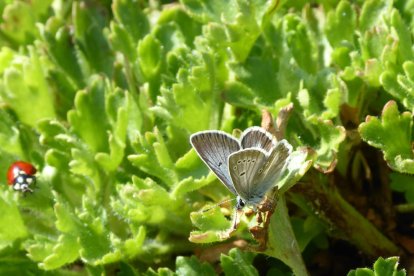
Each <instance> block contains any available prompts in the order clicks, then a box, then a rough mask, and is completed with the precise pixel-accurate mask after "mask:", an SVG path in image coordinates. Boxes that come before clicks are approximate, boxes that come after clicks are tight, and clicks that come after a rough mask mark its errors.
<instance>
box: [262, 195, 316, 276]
mask: <svg viewBox="0 0 414 276" xmlns="http://www.w3.org/2000/svg"><path fill="white" fill-rule="evenodd" d="M264 253H265V254H267V255H269V256H272V257H275V258H277V259H279V260H281V261H282V262H284V263H285V264H287V265H288V266H289V267H290V268H291V269H292V271H293V273H294V275H296V276H306V275H309V273H308V271H307V270H306V266H305V263H304V262H303V259H302V254H301V252H300V248H299V245H298V243H297V241H296V237H295V234H294V233H293V229H292V225H291V223H290V219H289V214H288V210H287V207H286V201H285V197H284V195H280V196H279V199H278V202H277V206H276V209H275V212H274V214H273V215H272V217H271V218H270V225H269V236H268V243H267V249H266V251H265V252H264Z"/></svg>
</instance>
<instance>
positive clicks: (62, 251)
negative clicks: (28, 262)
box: [39, 235, 80, 270]
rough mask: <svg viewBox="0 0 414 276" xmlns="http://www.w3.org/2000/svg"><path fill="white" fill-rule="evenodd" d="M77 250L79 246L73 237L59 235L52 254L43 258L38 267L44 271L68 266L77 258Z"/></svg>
mask: <svg viewBox="0 0 414 276" xmlns="http://www.w3.org/2000/svg"><path fill="white" fill-rule="evenodd" d="M79 249H80V246H79V244H78V242H77V238H76V237H75V236H72V235H61V236H60V237H59V238H58V241H57V243H56V245H55V246H54V247H53V253H52V254H51V255H49V256H48V257H47V258H45V259H44V260H43V262H42V263H40V264H39V267H40V268H42V269H45V270H53V269H56V268H59V267H62V266H64V265H66V264H70V263H72V262H74V261H75V260H76V259H77V258H79Z"/></svg>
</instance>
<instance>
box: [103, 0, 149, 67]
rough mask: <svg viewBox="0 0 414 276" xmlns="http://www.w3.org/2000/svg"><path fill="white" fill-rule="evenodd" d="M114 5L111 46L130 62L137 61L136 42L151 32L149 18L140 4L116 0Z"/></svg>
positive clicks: (110, 37) (110, 36)
mask: <svg viewBox="0 0 414 276" xmlns="http://www.w3.org/2000/svg"><path fill="white" fill-rule="evenodd" d="M112 5H113V6H112V7H113V8H112V9H113V12H114V17H115V21H112V22H111V33H110V35H109V39H110V41H111V45H112V47H113V48H114V49H116V50H118V51H121V52H122V53H123V54H124V55H125V56H126V57H127V58H128V60H131V61H133V60H136V57H137V52H136V41H139V40H140V39H142V38H143V37H144V35H145V34H147V33H148V32H149V29H150V26H149V22H148V18H147V17H146V16H145V14H144V13H143V11H142V10H141V8H140V5H139V4H138V2H134V1H126V0H116V1H113V4H112Z"/></svg>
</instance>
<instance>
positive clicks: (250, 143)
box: [240, 127, 276, 152]
mask: <svg viewBox="0 0 414 276" xmlns="http://www.w3.org/2000/svg"><path fill="white" fill-rule="evenodd" d="M240 144H241V146H242V148H244V149H246V148H261V149H264V150H265V151H267V152H270V151H271V150H272V148H274V147H275V145H276V139H274V138H273V136H272V134H270V133H269V132H267V131H266V130H264V129H263V128H261V127H249V128H248V129H246V130H245V131H244V132H243V133H242V135H241V137H240Z"/></svg>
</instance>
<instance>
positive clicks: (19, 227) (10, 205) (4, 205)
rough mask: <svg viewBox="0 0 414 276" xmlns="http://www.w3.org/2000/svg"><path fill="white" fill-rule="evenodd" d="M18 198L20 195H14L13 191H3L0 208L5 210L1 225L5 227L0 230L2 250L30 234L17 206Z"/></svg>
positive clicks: (0, 197) (1, 216)
mask: <svg viewBox="0 0 414 276" xmlns="http://www.w3.org/2000/svg"><path fill="white" fill-rule="evenodd" d="M17 196H19V195H17V194H13V191H6V192H5V191H3V192H2V193H1V196H0V208H1V210H3V211H2V212H1V214H0V223H1V224H2V225H4V226H5V227H1V229H0V241H1V242H0V248H4V247H6V246H11V245H12V244H13V243H14V242H15V241H17V240H18V239H24V238H25V237H26V236H27V235H28V234H29V232H28V229H27V228H26V226H25V223H24V221H23V218H22V216H21V215H20V211H19V209H18V207H17V204H16V197H17ZM6 226H12V227H6Z"/></svg>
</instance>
